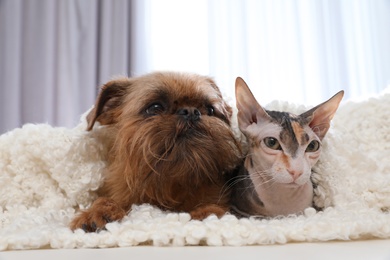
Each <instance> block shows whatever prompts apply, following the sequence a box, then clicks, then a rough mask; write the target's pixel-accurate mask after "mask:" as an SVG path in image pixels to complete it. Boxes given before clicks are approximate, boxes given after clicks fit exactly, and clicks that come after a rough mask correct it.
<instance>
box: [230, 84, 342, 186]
mask: <svg viewBox="0 0 390 260" xmlns="http://www.w3.org/2000/svg"><path fill="white" fill-rule="evenodd" d="M342 97H343V91H340V92H339V93H338V94H336V95H335V96H333V97H332V98H331V99H329V100H328V101H326V102H324V103H322V104H320V105H318V106H316V107H314V108H312V109H310V110H308V111H306V112H305V113H302V114H300V115H294V114H290V113H286V112H278V111H267V110H265V109H263V108H262V107H261V106H260V105H259V103H258V102H257V101H256V99H255V98H254V96H253V94H252V93H251V91H250V90H249V88H248V86H247V85H246V83H245V82H244V81H243V80H242V79H241V78H237V81H236V99H237V108H238V124H239V128H240V130H241V131H242V132H243V133H244V134H245V135H246V137H247V138H248V141H249V151H248V155H247V158H246V161H245V167H246V168H247V170H248V172H249V175H250V177H251V179H252V181H253V182H254V183H255V184H258V185H261V184H264V183H267V182H268V183H270V184H272V183H279V184H286V185H292V186H300V185H303V184H305V183H307V182H308V181H309V180H310V175H311V168H312V167H313V166H314V165H315V163H316V162H317V161H318V159H319V156H320V153H321V140H322V139H323V138H324V136H325V134H326V132H327V131H328V129H329V126H330V120H331V119H332V118H333V115H334V113H335V112H336V110H337V108H338V105H339V103H340V101H341V99H342ZM255 186H257V185H255Z"/></svg>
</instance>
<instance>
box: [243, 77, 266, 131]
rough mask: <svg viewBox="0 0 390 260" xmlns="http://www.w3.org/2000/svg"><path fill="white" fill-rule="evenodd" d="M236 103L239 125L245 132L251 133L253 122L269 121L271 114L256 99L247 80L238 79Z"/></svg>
mask: <svg viewBox="0 0 390 260" xmlns="http://www.w3.org/2000/svg"><path fill="white" fill-rule="evenodd" d="M236 105H237V109H238V114H237V119H238V126H239V128H240V130H241V131H242V132H243V133H250V128H249V126H251V125H252V124H259V123H261V122H263V121H269V120H270V116H269V115H268V114H267V112H266V111H265V110H264V109H263V108H262V107H261V106H260V104H259V103H258V102H257V101H256V99H255V97H254V96H253V94H252V92H251V91H250V89H249V87H248V85H247V84H246V83H245V81H244V80H243V79H242V78H240V77H238V78H237V79H236Z"/></svg>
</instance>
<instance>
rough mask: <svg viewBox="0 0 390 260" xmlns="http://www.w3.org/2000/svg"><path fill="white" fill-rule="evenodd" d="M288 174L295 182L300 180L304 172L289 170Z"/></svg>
mask: <svg viewBox="0 0 390 260" xmlns="http://www.w3.org/2000/svg"><path fill="white" fill-rule="evenodd" d="M288 173H289V174H290V175H291V177H292V178H293V180H294V181H295V180H296V179H298V178H299V176H301V175H302V173H303V172H301V171H296V170H288Z"/></svg>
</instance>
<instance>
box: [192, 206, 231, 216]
mask: <svg viewBox="0 0 390 260" xmlns="http://www.w3.org/2000/svg"><path fill="white" fill-rule="evenodd" d="M227 211H228V209H227V208H226V207H222V206H218V205H215V204H209V205H204V206H200V207H197V208H196V209H194V210H192V211H191V212H190V215H191V218H192V219H195V220H203V219H205V218H207V217H208V216H210V215H213V214H214V215H216V216H217V217H218V218H221V217H222V216H223V215H225V213H226V212H227Z"/></svg>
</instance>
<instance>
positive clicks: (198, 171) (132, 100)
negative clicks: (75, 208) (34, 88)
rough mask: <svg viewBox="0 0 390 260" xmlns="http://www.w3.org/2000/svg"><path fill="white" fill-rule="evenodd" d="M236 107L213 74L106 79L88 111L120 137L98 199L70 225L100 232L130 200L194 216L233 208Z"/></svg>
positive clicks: (89, 118)
mask: <svg viewBox="0 0 390 260" xmlns="http://www.w3.org/2000/svg"><path fill="white" fill-rule="evenodd" d="M231 115H232V109H231V107H229V106H228V105H227V104H226V103H225V101H224V100H223V99H222V95H221V93H220V91H219V89H218V87H217V86H216V84H215V83H214V82H213V81H212V80H211V79H210V78H208V77H204V76H200V75H195V74H184V73H173V72H157V73H152V74H148V75H145V76H141V77H137V78H130V79H129V78H123V79H119V80H113V81H110V82H108V83H107V84H105V85H104V86H103V87H102V89H101V92H100V94H99V96H98V98H97V101H96V104H95V107H94V109H93V110H92V111H91V112H90V113H89V115H88V116H87V121H88V130H92V128H93V126H94V124H95V123H96V121H97V122H99V123H100V124H101V125H107V126H106V127H109V128H110V133H111V135H112V136H111V137H112V138H113V140H114V142H113V145H112V148H111V151H110V159H109V166H108V169H107V173H106V176H105V182H104V184H103V187H102V188H101V189H100V190H99V192H98V194H99V198H98V199H97V200H96V201H95V202H94V203H93V204H92V206H91V207H90V208H89V209H87V210H86V211H83V212H81V214H79V215H78V216H76V218H75V219H74V220H73V221H72V223H71V228H72V229H73V230H74V229H77V228H82V229H84V230H85V231H89V232H91V231H96V230H99V229H102V228H104V226H105V224H106V223H107V222H111V221H116V220H120V219H122V218H123V217H124V216H125V215H126V213H127V212H128V211H129V210H130V208H131V205H132V204H141V203H150V204H152V205H156V206H158V207H160V208H161V209H165V210H171V211H177V212H189V213H190V214H191V217H192V218H193V219H203V218H205V217H207V216H208V215H210V214H216V215H217V216H219V217H220V216H222V215H223V214H224V213H225V212H226V211H227V210H228V209H229V207H228V199H229V192H228V191H226V189H224V184H225V181H226V180H225V176H226V173H228V172H230V171H232V170H233V169H234V168H235V167H236V166H237V165H238V164H239V161H240V158H241V149H240V145H239V143H238V142H237V141H236V139H235V137H234V134H233V132H232V130H231V127H230V118H231Z"/></svg>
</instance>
